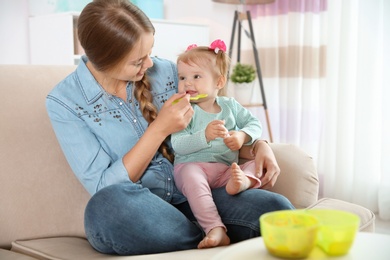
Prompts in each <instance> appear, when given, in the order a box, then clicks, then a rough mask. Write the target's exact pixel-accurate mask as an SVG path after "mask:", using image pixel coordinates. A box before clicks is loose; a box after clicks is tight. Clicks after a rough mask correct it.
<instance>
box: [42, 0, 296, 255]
mask: <svg viewBox="0 0 390 260" xmlns="http://www.w3.org/2000/svg"><path fill="white" fill-rule="evenodd" d="M78 34H79V40H80V43H81V45H82V47H83V48H84V50H85V53H86V56H83V57H82V59H81V61H80V64H79V65H78V67H77V69H76V71H75V72H74V73H72V74H70V75H69V76H68V77H67V78H65V79H64V80H63V81H62V82H60V83H59V84H58V85H57V86H56V87H55V88H54V89H53V91H51V93H49V95H48V97H47V102H46V106H47V110H48V113H49V116H50V119H51V122H52V125H53V128H54V131H55V133H56V136H57V139H58V141H59V143H60V145H61V147H62V150H63V151H64V154H65V156H66V158H67V160H68V162H69V164H70V166H71V167H72V170H73V172H74V173H75V174H76V176H77V177H78V179H79V180H80V182H81V183H82V184H83V185H84V187H85V188H86V189H87V190H88V192H89V193H90V194H91V195H92V198H91V199H90V201H89V203H88V205H87V207H86V210H85V232H86V236H87V238H88V241H89V242H90V243H91V245H92V246H93V247H94V248H95V249H96V250H98V251H99V252H102V253H106V254H120V255H136V254H148V253H160V252H168V251H176V250H184V249H190V248H196V246H197V244H198V243H199V242H200V241H201V240H202V238H203V232H202V230H201V228H199V227H198V226H197V224H196V223H195V218H194V216H193V215H192V213H191V210H190V208H189V205H188V203H187V202H186V199H185V197H184V196H183V195H182V194H181V193H180V192H178V190H177V188H176V186H175V185H174V181H173V165H172V162H173V152H172V150H171V145H170V141H169V136H170V135H171V134H172V133H174V132H177V131H179V130H182V129H184V128H185V127H186V126H187V125H188V123H189V122H190V120H191V117H192V115H193V110H192V108H191V105H190V103H189V95H186V94H185V93H176V91H177V86H178V84H177V80H178V79H177V72H176V66H175V64H174V63H172V62H170V61H167V60H162V59H157V58H151V57H150V54H151V52H152V48H153V44H154V28H153V25H152V24H151V22H150V20H149V19H148V18H147V17H146V16H145V14H144V13H143V12H142V11H140V10H139V9H138V8H137V7H135V6H134V5H132V4H131V3H129V2H128V1H126V0H98V1H93V2H92V3H89V4H88V5H87V6H86V7H85V8H84V10H83V11H82V13H81V14H80V17H79V24H78ZM180 98H181V99H182V100H181V101H179V102H178V103H177V104H174V105H173V104H172V103H173V102H174V101H175V100H177V99H180ZM252 148H253V150H254V153H255V154H256V158H255V160H256V162H257V164H256V165H257V167H258V171H259V172H262V171H263V168H264V169H266V173H265V174H264V176H263V178H262V179H261V180H262V183H263V184H265V185H264V186H263V188H264V189H266V188H269V187H272V186H273V184H274V183H275V181H276V178H277V176H278V174H279V168H278V166H277V164H276V160H275V158H274V155H273V153H272V151H271V150H270V148H269V147H268V145H267V144H266V143H265V142H262V141H259V142H256V143H255V145H254V146H253V147H252ZM251 152H253V151H252V150H251V147H247V148H245V149H242V150H241V157H244V158H252V159H253V156H252V155H251ZM213 196H214V200H215V203H216V205H217V207H218V210H219V211H220V215H221V217H222V219H223V221H224V223H225V225H226V226H227V228H228V229H229V236H230V238H231V241H232V242H237V241H241V240H244V239H248V238H251V237H254V236H259V224H258V218H259V216H260V215H261V214H263V213H265V212H269V211H273V210H278V209H288V208H292V205H291V204H290V202H289V201H288V200H287V199H286V198H284V197H282V196H280V195H277V194H274V193H271V192H268V191H266V190H260V189H259V190H253V191H245V192H243V193H241V194H240V196H234V197H233V196H230V195H228V194H227V193H226V191H225V189H224V188H220V189H216V190H214V191H213Z"/></svg>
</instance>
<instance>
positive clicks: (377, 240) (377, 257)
mask: <svg viewBox="0 0 390 260" xmlns="http://www.w3.org/2000/svg"><path fill="white" fill-rule="evenodd" d="M212 259H213V260H229V259H232V260H233V259H234V260H237V259H238V260H240V259H245V260H252V259H257V260H258V259H261V260H268V259H281V258H278V257H275V256H272V255H270V254H269V253H268V251H267V249H266V248H265V245H264V242H263V239H262V238H261V237H257V238H252V239H249V240H246V241H243V242H240V243H237V244H235V245H232V246H230V247H228V248H226V249H224V250H222V251H221V252H219V253H218V254H217V255H215V256H214V257H213V258H212ZM306 259H316V260H317V259H335V260H336V259H337V260H371V259H372V260H390V236H389V235H384V234H378V233H367V232H359V233H357V234H356V238H355V241H354V243H353V245H352V247H351V249H350V251H349V252H348V254H346V255H344V256H338V257H330V256H328V255H326V254H325V253H324V252H323V251H322V250H321V249H320V248H318V247H316V248H314V249H313V251H312V252H311V253H310V255H309V256H308V257H307V258H306Z"/></svg>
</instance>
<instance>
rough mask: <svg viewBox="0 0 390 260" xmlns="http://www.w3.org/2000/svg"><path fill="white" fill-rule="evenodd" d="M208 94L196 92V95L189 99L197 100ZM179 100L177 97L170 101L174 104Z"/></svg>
mask: <svg viewBox="0 0 390 260" xmlns="http://www.w3.org/2000/svg"><path fill="white" fill-rule="evenodd" d="M207 96H208V95H207V94H198V95H196V96H195V97H190V100H198V99H200V98H205V97H207ZM180 100H181V98H179V99H176V100H175V101H173V102H172V104H176V103H177V102H179V101H180Z"/></svg>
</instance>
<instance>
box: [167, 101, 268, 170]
mask: <svg viewBox="0 0 390 260" xmlns="http://www.w3.org/2000/svg"><path fill="white" fill-rule="evenodd" d="M216 102H217V103H218V105H219V106H220V107H221V111H220V112H219V113H216V114H215V113H208V112H205V111H204V110H203V109H201V108H200V107H199V106H198V105H196V104H193V105H192V106H193V108H194V111H195V113H194V116H193V118H192V120H191V122H190V123H189V125H188V126H187V128H186V129H184V130H182V131H180V132H177V133H174V134H172V136H171V142H172V148H173V150H174V151H175V164H179V163H185V162H220V163H224V164H226V165H231V164H232V163H233V162H238V155H239V154H238V153H239V152H238V151H232V150H230V149H229V148H228V147H227V146H226V145H225V143H224V142H223V138H217V139H215V140H212V141H210V142H207V141H206V135H205V130H206V127H207V125H208V124H209V123H210V122H211V121H213V120H225V127H226V129H227V130H228V131H232V130H236V131H238V130H241V131H244V132H245V133H246V134H248V135H249V136H250V137H251V140H250V141H249V142H248V143H246V144H244V145H250V144H252V143H253V141H255V140H256V139H258V138H260V136H261V133H262V127H261V124H260V122H259V120H258V119H257V118H256V117H255V116H254V115H253V114H252V113H251V112H250V111H249V110H248V109H246V108H244V107H243V106H242V105H240V104H239V103H238V102H237V101H236V100H235V99H234V98H229V97H217V98H216Z"/></svg>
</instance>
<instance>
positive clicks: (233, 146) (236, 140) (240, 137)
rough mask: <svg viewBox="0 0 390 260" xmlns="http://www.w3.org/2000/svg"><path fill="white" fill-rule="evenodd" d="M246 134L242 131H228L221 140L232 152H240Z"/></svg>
mask: <svg viewBox="0 0 390 260" xmlns="http://www.w3.org/2000/svg"><path fill="white" fill-rule="evenodd" d="M245 137H246V133H244V132H242V131H230V132H229V135H228V136H227V137H225V138H224V139H223V141H224V143H225V145H226V146H227V147H228V148H229V149H230V150H232V151H237V150H240V149H241V147H242V145H243V144H244V142H245Z"/></svg>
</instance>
